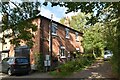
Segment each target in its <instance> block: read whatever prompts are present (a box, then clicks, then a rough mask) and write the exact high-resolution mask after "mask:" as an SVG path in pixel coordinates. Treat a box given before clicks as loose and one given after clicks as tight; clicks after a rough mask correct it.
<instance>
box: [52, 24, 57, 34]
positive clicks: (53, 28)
mask: <svg viewBox="0 0 120 80" xmlns="http://www.w3.org/2000/svg"><path fill="white" fill-rule="evenodd" d="M56 31H57V24H55V23H52V35H57V32H56Z"/></svg>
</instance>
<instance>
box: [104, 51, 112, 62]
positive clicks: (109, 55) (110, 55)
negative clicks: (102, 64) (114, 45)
mask: <svg viewBox="0 0 120 80" xmlns="http://www.w3.org/2000/svg"><path fill="white" fill-rule="evenodd" d="M112 56H113V54H112V52H111V51H110V50H106V51H105V52H104V60H109V59H110V58H111V57H112Z"/></svg>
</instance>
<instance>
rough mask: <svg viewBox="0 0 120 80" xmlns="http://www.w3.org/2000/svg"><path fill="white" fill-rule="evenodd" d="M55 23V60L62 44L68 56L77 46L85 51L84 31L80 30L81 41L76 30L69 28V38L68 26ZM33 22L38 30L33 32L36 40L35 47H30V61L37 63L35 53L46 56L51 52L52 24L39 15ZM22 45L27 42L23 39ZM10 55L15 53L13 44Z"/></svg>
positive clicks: (53, 40)
mask: <svg viewBox="0 0 120 80" xmlns="http://www.w3.org/2000/svg"><path fill="white" fill-rule="evenodd" d="M53 22H54V23H56V24H57V36H53V37H52V42H53V43H52V49H53V50H52V51H53V52H52V53H53V54H52V56H53V60H54V58H57V59H58V58H59V56H58V55H60V46H61V45H62V46H64V47H65V54H66V58H67V55H68V53H73V52H75V51H76V48H79V49H80V50H79V51H80V52H81V53H83V52H84V51H83V47H82V45H81V38H82V33H80V32H79V34H78V35H79V39H80V40H79V42H78V41H76V38H75V37H76V35H75V32H76V31H75V30H73V29H71V28H69V36H70V38H69V39H67V38H66V37H65V34H66V33H65V28H67V27H66V26H64V25H61V24H59V23H57V22H55V21H53ZM33 24H35V25H37V28H38V30H37V31H36V32H32V33H33V34H34V35H35V37H34V38H33V41H34V42H35V43H34V45H33V48H31V49H30V61H31V64H34V63H35V56H34V55H35V53H38V54H39V53H42V54H44V56H45V55H46V54H49V26H50V20H49V19H47V18H44V17H37V18H35V19H33ZM21 45H25V42H24V41H23V42H22V43H21ZM9 55H10V56H13V55H14V47H13V46H12V45H11V47H10V53H9ZM58 60H59V59H58Z"/></svg>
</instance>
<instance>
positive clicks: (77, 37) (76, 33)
mask: <svg viewBox="0 0 120 80" xmlns="http://www.w3.org/2000/svg"><path fill="white" fill-rule="evenodd" d="M75 39H76V41H79V35H78V32H75Z"/></svg>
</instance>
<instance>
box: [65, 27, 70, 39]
mask: <svg viewBox="0 0 120 80" xmlns="http://www.w3.org/2000/svg"><path fill="white" fill-rule="evenodd" d="M65 38H68V39H69V38H70V36H69V29H68V28H65Z"/></svg>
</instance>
